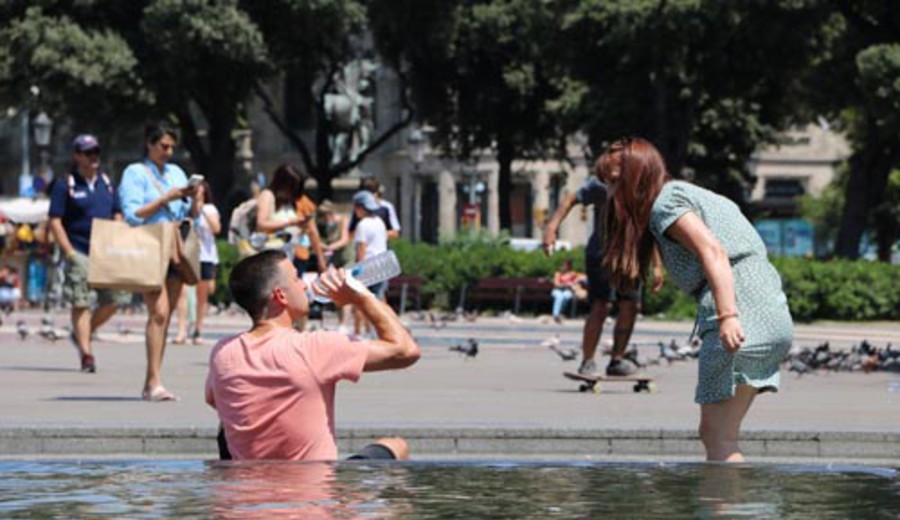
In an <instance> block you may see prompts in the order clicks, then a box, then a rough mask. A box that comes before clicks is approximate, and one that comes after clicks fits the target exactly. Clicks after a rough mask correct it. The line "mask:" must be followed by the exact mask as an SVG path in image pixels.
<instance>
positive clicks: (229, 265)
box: [210, 240, 240, 304]
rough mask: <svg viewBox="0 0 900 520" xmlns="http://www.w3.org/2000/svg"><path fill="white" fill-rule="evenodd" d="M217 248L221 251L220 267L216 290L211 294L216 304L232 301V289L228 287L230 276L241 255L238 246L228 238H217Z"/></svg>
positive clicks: (217, 273)
mask: <svg viewBox="0 0 900 520" xmlns="http://www.w3.org/2000/svg"><path fill="white" fill-rule="evenodd" d="M216 249H217V250H218V252H219V268H218V270H217V271H216V292H215V293H213V294H212V295H211V296H210V300H211V301H212V302H213V303H214V304H220V303H224V304H228V303H231V302H232V298H231V291H230V290H229V289H228V278H229V277H230V276H231V270H232V269H233V268H234V266H235V265H236V264H237V263H238V260H240V257H239V255H238V251H237V248H236V247H234V246H233V245H231V244H229V243H228V241H227V240H216Z"/></svg>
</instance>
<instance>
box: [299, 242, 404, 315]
mask: <svg viewBox="0 0 900 520" xmlns="http://www.w3.org/2000/svg"><path fill="white" fill-rule="evenodd" d="M344 270H345V271H347V274H349V275H350V276H352V277H353V278H356V280H357V281H359V282H360V283H361V284H362V285H364V286H366V287H371V286H373V285H375V284H377V283H381V282H386V281H388V280H390V279H391V278H393V277H395V276H397V275H399V274H400V261H399V260H397V255H395V254H394V252H393V251H390V250H388V251H384V252H382V253H378V254H377V255H372V256H370V257H369V258H366V259H365V260H363V261H362V262H359V263H357V264H353V265H350V266H347V267H345V268H344ZM318 281H319V280H318V278H317V279H316V280H314V281H313V282H312V284H311V285H315V284H316V283H318ZM309 298H310V300H311V301H315V302H318V303H329V302H331V300H330V299H329V298H328V297H326V296H319V295H318V294H316V293H314V292H313V291H312V290H311V289H310V290H309Z"/></svg>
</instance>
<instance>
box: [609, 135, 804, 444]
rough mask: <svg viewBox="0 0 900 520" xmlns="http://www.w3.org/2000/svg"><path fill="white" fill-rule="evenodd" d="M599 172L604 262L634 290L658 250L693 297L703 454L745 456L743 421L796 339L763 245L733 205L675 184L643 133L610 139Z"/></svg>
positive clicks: (774, 380) (774, 382)
mask: <svg viewBox="0 0 900 520" xmlns="http://www.w3.org/2000/svg"><path fill="white" fill-rule="evenodd" d="M597 168H598V170H599V171H598V174H599V175H600V177H601V178H602V179H604V180H605V181H606V183H607V184H608V186H609V189H610V204H609V209H608V210H607V211H608V213H607V228H608V231H607V251H606V257H605V262H606V264H607V268H608V269H609V272H610V274H611V278H612V280H613V283H615V284H617V285H618V286H620V287H634V286H636V285H637V284H638V283H639V282H640V281H641V280H642V279H644V278H645V277H646V276H647V274H648V271H649V265H650V261H651V258H653V257H654V256H655V255H656V254H660V255H661V256H662V261H663V264H664V265H665V266H666V270H667V271H668V273H669V276H670V277H671V278H672V280H673V281H674V282H675V283H676V285H678V286H679V287H680V288H681V289H682V290H684V291H685V292H687V293H689V294H691V295H692V296H693V297H694V298H695V299H696V300H697V304H698V307H697V323H696V326H695V331H696V334H697V337H699V338H700V339H701V341H702V345H701V347H700V355H699V367H698V370H699V374H698V381H697V389H696V397H695V400H696V402H697V403H698V404H700V410H701V411H700V439H701V440H702V441H703V445H704V447H705V448H706V457H707V460H714V461H727V462H741V461H743V460H744V457H743V455H742V454H741V451H740V448H739V447H738V439H739V436H740V426H741V421H742V420H743V418H744V416H745V415H746V414H747V410H748V409H749V408H750V405H751V404H752V403H753V399H754V398H755V397H756V395H757V394H758V393H761V392H767V391H772V392H774V391H777V390H778V385H779V368H780V364H781V361H782V360H783V359H784V357H785V355H786V354H787V351H788V349H789V348H790V345H791V342H792V341H793V321H792V319H791V315H790V312H789V310H788V306H787V299H786V297H785V295H784V292H783V291H782V287H781V278H780V277H779V275H778V272H777V271H776V270H775V268H774V267H772V264H770V263H769V261H768V257H767V255H766V247H765V244H764V243H763V241H762V239H761V238H760V237H759V234H758V233H757V232H756V230H755V229H754V228H753V225H752V224H750V222H749V221H748V220H747V219H746V217H744V215H743V214H742V213H741V212H740V209H739V208H738V207H737V205H735V204H734V203H733V202H731V201H730V200H728V199H726V198H725V197H722V196H720V195H717V194H715V193H713V192H711V191H708V190H705V189H703V188H700V187H698V186H695V185H693V184H690V183H687V182H683V181H676V180H673V179H672V178H671V177H670V176H669V174H668V173H667V172H666V167H665V164H664V162H663V160H662V157H661V156H660V154H659V151H657V149H656V148H655V147H654V146H653V145H652V144H650V143H649V142H648V141H646V140H644V139H640V138H633V139H626V140H622V141H619V142H617V143H614V144H613V145H612V146H610V147H609V148H608V149H607V150H606V152H605V153H604V154H603V156H602V157H601V158H600V160H598V162H597Z"/></svg>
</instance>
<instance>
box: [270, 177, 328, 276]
mask: <svg viewBox="0 0 900 520" xmlns="http://www.w3.org/2000/svg"><path fill="white" fill-rule="evenodd" d="M305 182H306V176H305V175H303V173H302V172H300V170H299V169H297V167H295V166H293V165H291V164H282V165H281V166H279V167H278V168H276V169H275V173H273V174H272V182H271V183H269V186H268V187H266V188H265V189H264V190H262V191H261V192H260V193H259V195H258V196H257V206H256V231H257V232H260V233H267V234H268V235H269V236H268V240H267V241H266V243H265V245H264V246H263V249H282V250H284V251H285V252H286V253H287V254H288V257H290V258H291V260H292V261H293V262H294V266H295V267H296V268H297V274H298V275H299V276H302V275H303V273H304V272H305V271H307V270H309V269H310V268H314V269H316V270H317V271H324V270H325V255H324V252H323V250H322V241H321V239H320V237H319V231H318V229H317V228H316V221H315V218H314V217H315V205H313V204H312V201H311V200H309V198H308V197H306V195H305V189H304V184H305ZM300 251H305V253H300ZM312 256H315V258H316V259H317V264H316V265H309V264H310V262H309V259H310V258H311V257H312Z"/></svg>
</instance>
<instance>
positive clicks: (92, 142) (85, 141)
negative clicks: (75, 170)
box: [72, 134, 100, 152]
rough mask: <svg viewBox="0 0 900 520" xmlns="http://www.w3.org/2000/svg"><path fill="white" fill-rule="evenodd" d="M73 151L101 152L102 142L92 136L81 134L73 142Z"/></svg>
mask: <svg viewBox="0 0 900 520" xmlns="http://www.w3.org/2000/svg"><path fill="white" fill-rule="evenodd" d="M72 149H73V150H75V151H76V152H87V151H88V150H99V149H100V141H98V140H97V138H96V137H94V136H92V135H91V134H81V135H79V136H78V137H76V138H75V140H74V141H72Z"/></svg>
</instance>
